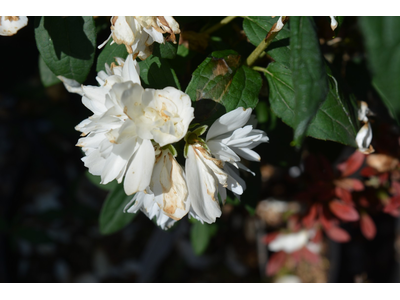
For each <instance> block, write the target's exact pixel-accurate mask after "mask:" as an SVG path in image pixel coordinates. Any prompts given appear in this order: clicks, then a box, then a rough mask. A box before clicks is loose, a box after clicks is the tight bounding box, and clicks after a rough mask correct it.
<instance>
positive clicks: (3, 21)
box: [0, 16, 28, 36]
mask: <svg viewBox="0 0 400 300" xmlns="http://www.w3.org/2000/svg"><path fill="white" fill-rule="evenodd" d="M26 25H28V18H27V17H25V16H24V17H6V16H2V17H0V35H3V36H11V35H14V34H16V33H17V31H18V30H20V29H21V28H23V27H25V26H26Z"/></svg>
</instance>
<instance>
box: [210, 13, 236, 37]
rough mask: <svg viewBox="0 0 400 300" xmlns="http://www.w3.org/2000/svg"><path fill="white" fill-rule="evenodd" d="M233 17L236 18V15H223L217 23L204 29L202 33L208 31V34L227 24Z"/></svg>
mask: <svg viewBox="0 0 400 300" xmlns="http://www.w3.org/2000/svg"><path fill="white" fill-rule="evenodd" d="M234 18H236V16H228V17H225V18H223V19H222V20H221V21H220V22H219V23H217V24H215V25H214V26H212V27H210V28H208V29H207V30H206V31H204V33H208V34H210V33H213V32H214V31H217V30H218V29H220V28H221V27H223V26H224V25H226V24H228V23H229V22H230V21H232V20H233V19H234Z"/></svg>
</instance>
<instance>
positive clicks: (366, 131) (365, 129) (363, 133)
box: [356, 101, 375, 154]
mask: <svg viewBox="0 0 400 300" xmlns="http://www.w3.org/2000/svg"><path fill="white" fill-rule="evenodd" d="M359 105H360V108H359V109H358V119H359V120H360V121H362V122H363V123H364V125H363V126H362V127H361V129H360V130H359V131H358V133H357V135H356V143H357V146H358V150H359V151H361V152H362V153H364V154H371V153H373V152H374V151H375V150H374V148H373V147H372V145H371V141H372V129H371V125H370V124H369V120H368V116H369V115H372V112H371V110H370V109H369V108H368V104H367V103H366V102H364V101H360V102H359Z"/></svg>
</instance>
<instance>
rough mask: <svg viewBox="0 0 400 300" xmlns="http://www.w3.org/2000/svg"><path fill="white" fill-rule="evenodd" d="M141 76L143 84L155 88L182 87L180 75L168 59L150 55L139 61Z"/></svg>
mask: <svg viewBox="0 0 400 300" xmlns="http://www.w3.org/2000/svg"><path fill="white" fill-rule="evenodd" d="M139 67H140V78H141V79H142V85H143V86H144V87H149V88H153V89H163V88H165V87H167V86H173V87H176V88H177V89H179V90H180V89H181V85H180V83H179V80H178V77H177V76H176V74H175V71H174V69H172V68H171V66H170V64H169V63H168V61H167V60H165V59H163V58H160V57H157V56H154V55H150V56H149V57H148V58H147V59H145V60H142V61H140V62H139Z"/></svg>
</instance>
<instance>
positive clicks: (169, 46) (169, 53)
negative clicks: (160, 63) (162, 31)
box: [153, 42, 178, 59]
mask: <svg viewBox="0 0 400 300" xmlns="http://www.w3.org/2000/svg"><path fill="white" fill-rule="evenodd" d="M177 51H178V43H176V44H174V43H170V42H165V43H164V44H159V43H154V49H153V55H155V56H158V57H161V58H165V59H174V58H175V56H176V53H177Z"/></svg>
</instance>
